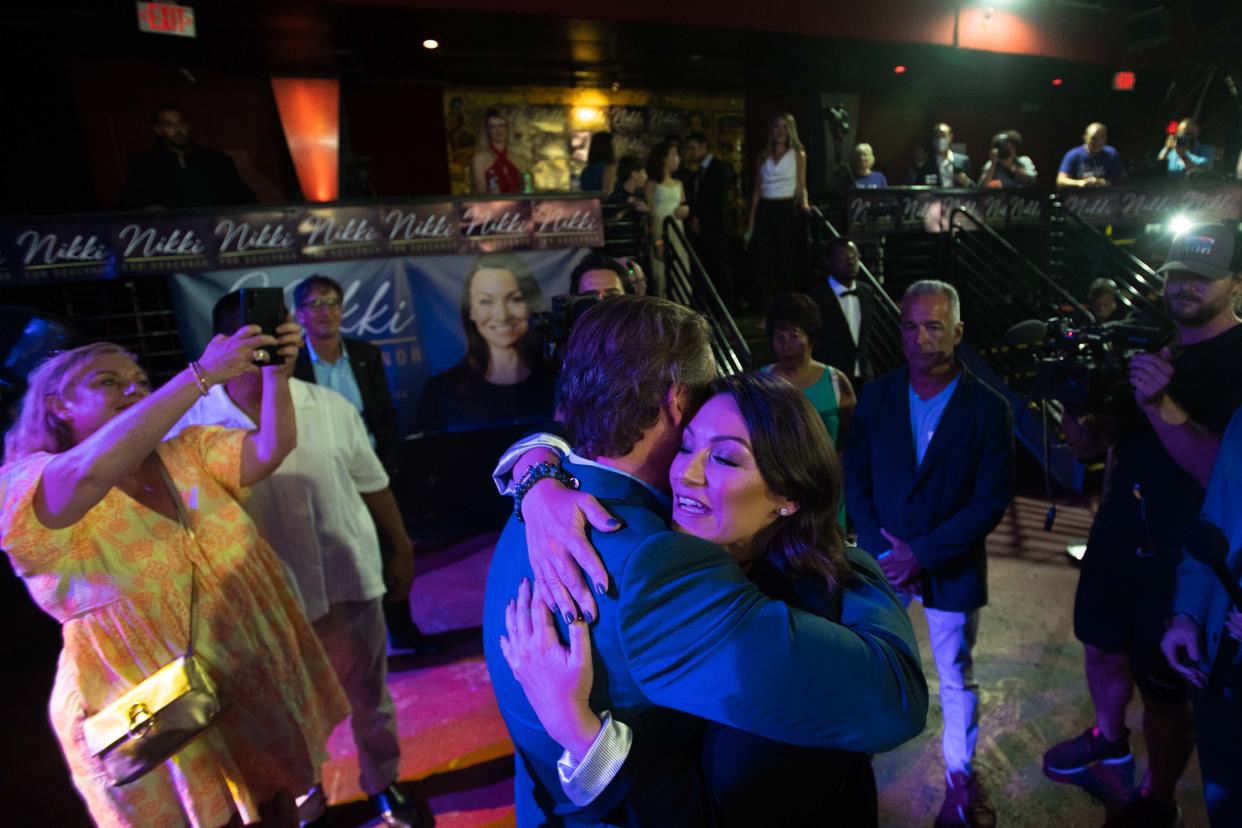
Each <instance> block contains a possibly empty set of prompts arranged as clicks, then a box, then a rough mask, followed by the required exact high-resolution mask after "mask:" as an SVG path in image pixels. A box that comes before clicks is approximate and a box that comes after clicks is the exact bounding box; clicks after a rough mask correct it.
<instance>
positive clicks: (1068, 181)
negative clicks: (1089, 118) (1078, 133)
mask: <svg viewBox="0 0 1242 828" xmlns="http://www.w3.org/2000/svg"><path fill="white" fill-rule="evenodd" d="M1082 141H1083V142H1082V145H1081V146H1077V147H1074V148H1073V149H1072V150H1070V151H1069V152H1067V153H1065V157H1064V158H1062V159H1061V166H1060V168H1059V169H1058V170H1057V189H1058V190H1059V189H1061V188H1062V187H1107V186H1108V185H1109V184H1114V183H1116V182H1117V181H1118V180H1120V179H1122V178H1125V176H1126V171H1125V167H1123V166H1122V164H1121V154H1120V153H1118V152H1117V150H1116V149H1115V148H1114V147H1111V146H1109V145H1108V127H1106V126H1104V125H1103V124H1101V123H1093V124H1089V125H1088V126H1087V130H1086V132H1084V133H1083V135H1082Z"/></svg>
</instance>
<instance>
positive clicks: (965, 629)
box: [844, 280, 1013, 826]
mask: <svg viewBox="0 0 1242 828" xmlns="http://www.w3.org/2000/svg"><path fill="white" fill-rule="evenodd" d="M962 330H963V326H962V322H961V319H960V304H959V301H958V296H957V291H956V290H954V288H953V287H952V286H951V285H948V284H946V283H944V282H937V281H932V280H927V281H923V282H916V283H915V284H913V285H911V286H910V289H909V290H907V291H906V294H905V296H904V297H903V299H902V303H901V341H902V351H903V353H904V354H905V357H906V362H907V367H905V368H900V369H898V370H896V371H893V372H892V373H890V374H888V375H886V376H884V377H880V378H879V379H877V380H874V381H872V382H871V383H869V384H868V385H867V386H865V387H864V388H863V392H862V396H861V398H860V399H859V401H858V407H857V408H856V409H855V411H854V420H853V426H852V431H851V439H850V442H849V445H848V447H847V449H846V451H845V456H844V463H845V500H846V505H847V507H848V509H849V514H850V518H851V519H852V520H853V522H854V526H855V527H856V528H857V530H858V542H859V545H860V546H861V547H862V548H864V549H868V550H879V551H880V554H879V556H878V558H879V560H880V565H881V567H883V569H884V572H885V574H886V575H887V576H888V578H889V581H890V582H891V583H892V585H893V587H894V588H895V589H897V590H898V592H899V593H903V594H904V595H905V596H907V600H909V599H911V598H920V599H921V600H922V602H923V607H924V609H925V611H926V615H927V626H928V631H929V635H930V637H931V645H932V653H933V654H934V656H935V660H936V670H937V672H938V673H939V675H940V701H941V706H942V707H943V709H944V723H945V724H944V757H945V765H946V771H947V772H946V790H945V801H944V805H943V807H942V808H941V811H940V815H939V817H938V818H937V820H936V825H937V826H949V825H971V826H976V825H988V826H990V825H994V824H995V814H994V813H993V812H992V808H991V805H990V804H989V803H988V801H987V797H986V795H985V794H984V792H983V790H982V787H981V786H980V784H979V782H978V780H977V779H976V778H975V776H974V774H973V769H972V763H973V759H974V749H975V742H976V741H977V739H978V733H979V693H978V685H977V684H976V683H975V681H974V674H973V663H972V652H971V651H972V649H973V648H974V644H975V636H976V634H977V632H978V628H979V610H980V608H981V607H983V606H984V605H985V604H986V603H987V600H988V594H987V545H986V538H987V536H988V533H989V532H991V531H992V530H993V529H994V528H995V527H996V525H997V524H998V523H999V522H1000V519H1001V517H1002V516H1003V515H1004V513H1005V509H1006V508H1007V507H1008V505H1009V502H1010V500H1011V499H1012V498H1013V418H1012V415H1011V414H1010V411H1009V405H1008V403H1006V402H1005V400H1004V398H1003V397H1001V396H1000V394H998V393H997V392H995V391H993V390H992V389H991V388H989V387H988V386H986V385H985V384H983V383H982V382H980V381H979V380H978V379H977V378H976V377H975V376H974V375H973V374H972V373H971V372H970V371H968V370H967V369H966V367H965V366H963V365H961V364H960V363H958V362H957V361H956V360H955V359H954V356H953V352H954V348H955V347H956V346H957V344H958V343H959V342H961V339H962Z"/></svg>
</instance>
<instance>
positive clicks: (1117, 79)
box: [1113, 72, 1135, 92]
mask: <svg viewBox="0 0 1242 828" xmlns="http://www.w3.org/2000/svg"><path fill="white" fill-rule="evenodd" d="M1134 81H1135V78H1134V73H1133V72H1114V73H1113V89H1114V90H1116V91H1117V92H1133V91H1134Z"/></svg>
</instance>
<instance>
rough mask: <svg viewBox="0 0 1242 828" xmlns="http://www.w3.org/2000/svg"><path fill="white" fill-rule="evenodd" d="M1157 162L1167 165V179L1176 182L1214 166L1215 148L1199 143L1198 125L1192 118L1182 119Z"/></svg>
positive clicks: (1166, 141)
mask: <svg viewBox="0 0 1242 828" xmlns="http://www.w3.org/2000/svg"><path fill="white" fill-rule="evenodd" d="M1156 160H1157V161H1164V162H1166V163H1167V164H1168V174H1169V179H1170V180H1173V181H1178V180H1181V179H1183V178H1185V177H1186V176H1188V175H1202V174H1204V173H1208V172H1211V171H1212V167H1213V166H1215V164H1216V148H1215V147H1213V146H1212V145H1211V144H1201V143H1199V124H1198V122H1196V121H1195V119H1194V118H1183V119H1182V120H1181V121H1180V122H1179V123H1178V125H1177V131H1176V132H1171V133H1169V135H1168V137H1166V138H1165V141H1164V146H1163V147H1162V148H1161V149H1160V154H1159V155H1157V156H1156Z"/></svg>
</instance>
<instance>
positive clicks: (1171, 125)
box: [1164, 121, 1177, 135]
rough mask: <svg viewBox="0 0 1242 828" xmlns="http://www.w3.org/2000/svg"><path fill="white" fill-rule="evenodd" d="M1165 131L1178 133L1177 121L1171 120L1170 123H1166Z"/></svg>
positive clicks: (1173, 133) (1170, 133) (1166, 132)
mask: <svg viewBox="0 0 1242 828" xmlns="http://www.w3.org/2000/svg"><path fill="white" fill-rule="evenodd" d="M1164 132H1165V134H1166V135H1176V134H1177V121H1169V123H1168V124H1166V125H1165V127H1164Z"/></svg>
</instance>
